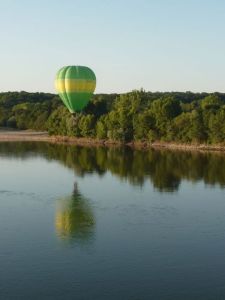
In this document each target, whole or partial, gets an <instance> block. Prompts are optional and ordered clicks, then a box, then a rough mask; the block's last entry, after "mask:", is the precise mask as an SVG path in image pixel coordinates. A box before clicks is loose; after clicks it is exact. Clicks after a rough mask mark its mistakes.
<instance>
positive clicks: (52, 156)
mask: <svg viewBox="0 0 225 300" xmlns="http://www.w3.org/2000/svg"><path fill="white" fill-rule="evenodd" d="M1 156H6V157H10V156H12V157H19V158H22V159H26V158H29V157H31V156H32V157H35V156H42V157H45V158H46V159H47V160H56V161H59V162H60V163H62V164H63V165H64V166H66V167H68V168H70V169H73V170H74V172H75V174H76V176H80V177H83V176H85V175H86V174H88V173H95V174H98V175H99V176H103V175H104V174H105V173H106V172H110V173H111V174H113V175H114V176H117V177H119V178H120V180H127V181H128V182H129V183H130V184H132V185H138V186H142V185H143V184H144V183H146V182H149V181H150V182H151V184H152V185H153V187H154V188H155V189H157V190H158V191H159V192H174V191H177V190H178V189H179V186H180V182H181V181H182V180H184V179H185V180H188V181H192V182H198V181H203V182H204V183H206V184H210V185H215V184H218V185H219V186H220V187H221V188H224V187H225V154H224V153H222V152H218V153H213V152H204V153H201V152H188V151H170V150H154V149H149V150H146V151H142V150H133V149H131V148H127V147H121V148H113V147H111V148H106V147H81V146H76V145H63V144H61V145H58V144H50V143H29V142H27V143H21V142H20V143H0V157H1Z"/></svg>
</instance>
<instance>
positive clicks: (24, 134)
mask: <svg viewBox="0 0 225 300" xmlns="http://www.w3.org/2000/svg"><path fill="white" fill-rule="evenodd" d="M16 141H17V142H22V141H25V142H26V141H27V142H31V141H33V142H51V143H66V144H75V145H81V146H82V145H89V146H100V145H104V146H122V145H124V144H122V143H120V142H112V141H103V140H97V139H91V138H74V137H67V136H50V135H49V134H48V133H47V132H38V131H32V130H2V129H0V142H16ZM126 146H129V147H133V148H138V149H147V148H165V149H166V148H168V149H174V150H175V149H176V150H179V149H180V150H189V151H190V150H193V151H197V150H198V151H224V152H225V144H224V145H206V144H177V143H165V142H154V143H152V144H149V143H146V142H145V143H142V142H132V143H127V144H126Z"/></svg>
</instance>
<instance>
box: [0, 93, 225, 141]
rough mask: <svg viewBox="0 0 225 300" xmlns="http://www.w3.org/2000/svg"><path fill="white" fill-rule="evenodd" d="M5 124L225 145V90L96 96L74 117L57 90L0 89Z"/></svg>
mask: <svg viewBox="0 0 225 300" xmlns="http://www.w3.org/2000/svg"><path fill="white" fill-rule="evenodd" d="M0 127H9V128H18V129H34V130H47V131H48V132H49V134H51V135H65V136H75V137H87V138H97V139H103V140H113V141H121V142H131V141H142V142H149V143H152V142H154V141H163V142H178V143H207V144H217V143H224V142H225V94H223V93H192V92H185V93H182V92H165V93H161V92H155V93H152V92H146V91H144V90H140V91H132V92H129V93H125V94H120V95H119V94H97V95H94V96H93V99H92V100H91V101H90V103H89V104H88V106H87V107H86V108H85V110H84V111H83V112H82V113H76V114H75V115H71V114H70V113H69V112H68V110H67V109H66V108H65V107H64V105H63V104H62V102H61V100H60V99H59V97H58V96H56V95H54V94H48V93H27V92H7V93H0Z"/></svg>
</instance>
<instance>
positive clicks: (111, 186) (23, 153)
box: [0, 142, 225, 300]
mask: <svg viewBox="0 0 225 300" xmlns="http://www.w3.org/2000/svg"><path fill="white" fill-rule="evenodd" d="M0 179H1V181H0V238H1V243H0V266H1V270H0V298H1V299H4V300H5V299H77V300H79V299H84V300H86V299H87V300H89V299H98V300H101V299H107V300H110V299H117V300H119V299H121V300H122V299H123V300H126V299H129V300H138V299H141V300H142V299H146V300H147V299H154V300H155V299H160V300H164V299H166V300H168V299H171V300H176V299H179V300H180V299H188V300H190V299H198V300H200V299H204V300H207V299H225V284H224V280H225V251H224V249H225V197H224V189H225V154H223V153H219V152H218V153H200V152H182V151H180V152H179V151H169V150H146V151H138V150H131V149H129V148H104V147H80V146H69V145H55V144H50V143H44V142H39V143H38V142H36V143H29V142H17V143H15V142H14V143H12V142H11V143H10V142H9V143H6V142H3V143H0Z"/></svg>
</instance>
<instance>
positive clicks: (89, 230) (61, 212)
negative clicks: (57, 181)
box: [55, 183, 95, 243]
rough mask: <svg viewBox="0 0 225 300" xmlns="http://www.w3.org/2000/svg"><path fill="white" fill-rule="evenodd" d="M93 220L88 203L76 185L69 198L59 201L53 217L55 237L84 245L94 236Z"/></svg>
mask: <svg viewBox="0 0 225 300" xmlns="http://www.w3.org/2000/svg"><path fill="white" fill-rule="evenodd" d="M94 226H95V219H94V214H93V212H92V210H91V207H90V204H89V201H88V200H87V199H86V198H85V197H83V196H82V195H81V194H80V192H79V190H78V188H77V184H76V183H75V184H74V191H73V194H72V195H71V196H67V197H64V198H61V199H59V201H58V207H57V211H56V216H55V228H56V232H57V235H58V236H59V237H60V238H61V239H63V240H67V241H76V240H77V241H79V243H82V242H83V243H86V242H89V241H90V240H91V238H92V237H93V234H94Z"/></svg>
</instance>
